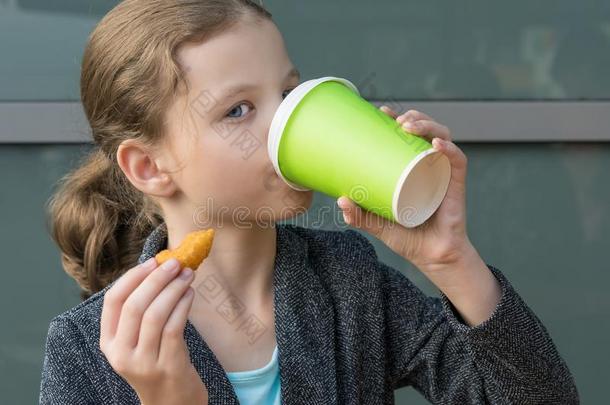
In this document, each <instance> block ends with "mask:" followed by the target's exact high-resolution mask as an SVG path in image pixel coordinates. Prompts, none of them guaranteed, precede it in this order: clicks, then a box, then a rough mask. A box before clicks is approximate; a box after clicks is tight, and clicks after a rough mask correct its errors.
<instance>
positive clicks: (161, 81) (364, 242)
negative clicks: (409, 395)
mask: <svg viewBox="0 0 610 405" xmlns="http://www.w3.org/2000/svg"><path fill="white" fill-rule="evenodd" d="M299 79H300V78H299V74H298V71H297V70H296V68H295V66H294V64H293V63H292V62H291V60H290V58H289V57H288V54H287V51H286V48H285V45H284V42H283V38H282V36H281V34H280V33H279V31H278V30H277V27H276V26H275V24H274V23H273V21H272V18H271V15H270V14H269V13H268V12H267V11H266V10H265V9H263V8H262V7H261V6H259V5H257V4H255V3H253V2H251V1H248V0H125V1H123V2H122V3H120V4H119V5H118V6H117V7H116V8H114V9H113V10H112V11H111V12H110V13H108V15H106V16H105V17H104V18H103V19H102V21H101V22H100V23H99V24H98V26H97V27H96V29H95V30H94V31H93V33H92V34H91V37H90V38H89V41H88V44H87V47H86V49H85V52H84V57H83V65H82V75H81V96H82V102H83V105H84V109H85V112H86V116H87V118H88V121H89V123H90V125H91V129H92V134H93V139H94V141H95V145H96V148H95V150H94V151H93V152H92V153H91V154H90V155H89V156H88V160H87V161H86V162H85V163H84V164H83V165H82V166H81V167H79V168H77V170H75V171H74V172H73V173H71V174H69V175H68V176H67V177H66V178H64V179H63V181H62V184H61V188H60V189H59V191H58V192H57V194H56V195H55V196H54V197H53V199H52V200H51V204H50V212H51V218H52V230H53V237H54V239H55V241H56V242H57V244H58V245H59V247H60V249H61V251H62V262H63V265H64V268H65V270H66V271H67V272H68V274H70V275H71V276H72V277H74V278H75V279H76V280H77V281H78V283H79V285H80V286H81V287H82V290H83V299H84V301H83V302H82V303H80V304H79V305H77V306H76V307H74V308H72V309H70V310H68V311H66V312H64V313H63V314H60V315H58V316H56V317H55V318H53V320H52V321H51V323H50V326H49V332H48V337H47V342H46V353H45V358H44V364H43V371H42V381H41V392H40V402H41V403H45V404H46V403H53V404H73V403H96V404H97V403H99V404H101V403H104V404H108V403H113V404H136V403H140V402H141V403H143V404H146V405H154V404H202V403H208V401H209V403H212V404H221V403H222V404H236V403H242V404H248V403H258V404H278V403H280V400H281V402H283V403H286V404H298V403H303V404H334V403H341V404H345V403H349V404H356V403H366V404H374V403H378V404H381V403H384V404H388V403H393V400H394V394H393V391H394V390H395V389H397V388H400V387H404V386H413V387H414V388H415V389H417V390H418V391H419V392H421V393H422V394H423V395H424V396H425V397H426V398H427V399H428V400H429V401H431V402H432V403H443V404H466V403H497V404H499V403H503V404H506V403H515V404H516V403H519V404H524V403H564V404H574V403H578V395H577V391H576V387H575V385H574V381H573V379H572V376H571V375H570V372H569V371H568V368H567V367H566V364H565V363H564V361H563V360H562V358H561V357H560V355H559V354H558V352H557V350H556V348H555V346H554V344H553V342H552V340H551V338H550V337H549V335H548V333H547V331H546V329H545V327H544V326H543V325H542V324H541V322H540V321H539V320H538V318H537V317H536V316H535V314H533V313H532V311H531V310H530V309H529V308H528V307H527V306H526V304H525V303H524V302H523V301H522V299H521V298H520V296H519V295H518V294H517V292H516V291H515V290H514V289H513V288H512V286H511V284H510V283H509V282H508V280H507V279H506V278H505V277H504V276H503V274H502V273H501V272H500V271H499V270H498V269H496V268H494V267H493V266H490V265H487V264H486V263H485V262H484V261H483V260H482V259H481V257H480V256H479V255H478V253H477V251H476V249H475V248H474V247H473V245H472V244H471V243H470V241H469V239H468V236H467V233H466V222H465V219H466V218H465V179H466V157H465V156H464V154H463V153H462V151H461V150H460V149H459V148H458V147H457V146H456V145H455V144H454V143H453V142H452V141H451V136H450V132H449V130H448V129H447V128H446V127H445V126H443V125H441V124H439V123H437V122H435V121H434V120H432V119H431V118H430V117H428V116H427V115H425V114H423V113H420V112H417V111H409V112H407V113H406V114H402V115H400V116H398V115H397V114H396V113H395V112H394V111H391V110H390V109H388V108H387V107H382V110H383V112H384V113H386V114H390V115H391V116H393V117H394V118H396V120H398V121H399V122H400V123H402V124H404V125H405V128H406V129H408V130H409V131H411V132H414V133H416V134H419V135H421V136H424V137H426V138H427V139H429V140H432V142H433V145H434V147H435V148H437V149H438V150H439V151H441V152H442V153H444V154H446V155H447V156H448V157H449V159H450V161H451V164H452V179H451V184H450V186H449V190H448V192H447V195H446V197H445V199H444V201H443V203H442V205H441V206H440V208H439V209H438V211H437V212H436V213H435V215H434V216H433V217H432V218H431V219H430V220H429V221H427V222H426V223H425V224H424V225H422V226H420V227H417V228H414V229H407V228H403V227H401V226H398V225H393V224H392V223H389V222H388V221H386V220H383V219H382V218H381V217H378V216H375V215H374V214H372V213H370V212H364V211H362V210H361V209H360V208H359V207H357V206H356V205H355V204H354V203H353V202H352V201H350V200H348V199H347V198H345V197H342V198H340V199H338V201H337V203H338V204H339V205H340V207H341V208H342V209H343V213H344V217H345V220H346V222H347V223H349V224H350V225H352V226H354V227H356V228H359V229H361V230H362V231H364V232H368V233H370V234H372V235H374V236H376V237H377V238H379V239H380V240H382V241H383V242H384V243H386V244H387V245H388V246H389V247H390V248H391V249H392V250H393V251H394V252H396V253H398V254H400V255H401V256H402V257H404V258H405V259H407V260H409V261H411V262H412V263H413V264H414V265H416V266H417V268H418V269H419V270H421V271H422V272H423V273H424V274H425V275H426V276H427V277H428V278H429V279H430V280H431V281H432V282H433V283H434V284H435V285H436V286H438V288H439V290H440V291H441V298H440V299H438V298H431V297H427V296H425V295H424V294H423V293H422V292H421V291H420V290H419V289H418V288H417V287H415V286H414V285H413V284H412V283H411V282H410V281H409V280H408V279H407V278H406V277H405V276H404V275H403V274H402V273H400V272H399V271H397V270H396V269H393V268H391V267H389V266H387V265H385V264H384V263H383V262H381V261H380V260H379V259H378V258H377V255H376V253H375V250H374V248H373V246H372V244H370V243H369V241H368V239H367V238H365V237H364V236H362V235H361V233H359V232H357V231H354V230H346V231H326V230H314V229H308V228H305V227H299V226H295V225H287V224H283V225H276V222H277V221H281V220H285V219H288V218H290V217H293V216H294V215H296V214H298V213H300V212H303V211H305V210H307V208H308V207H309V206H310V204H311V201H312V197H313V195H312V192H300V191H296V190H294V189H292V188H290V187H288V186H287V185H286V184H284V183H283V182H282V181H280V179H279V177H278V176H277V175H276V174H275V173H274V171H273V168H272V165H271V162H270V161H269V160H268V158H267V154H266V150H265V147H263V146H262V145H266V134H267V131H268V129H269V125H270V122H271V119H272V117H273V114H274V112H275V111H276V109H277V107H278V106H279V104H280V102H281V101H282V99H283V97H285V95H286V94H287V92H290V91H291V90H292V89H293V88H295V87H296V86H297V85H298V83H299ZM236 213H237V214H238V215H236ZM210 227H213V228H214V229H215V230H216V235H215V240H214V244H213V247H212V251H211V253H210V256H209V257H208V258H207V259H206V260H205V261H204V262H203V263H202V265H201V266H200V268H199V269H188V268H185V269H180V268H179V265H178V263H177V262H176V261H175V260H171V261H169V262H167V264H164V265H162V266H157V263H156V261H155V259H154V255H155V254H156V253H157V252H159V251H160V250H162V249H165V248H169V249H173V248H175V247H176V246H178V245H179V243H180V242H181V240H182V239H183V238H184V236H185V235H186V234H187V233H189V232H191V231H194V230H197V229H205V228H210ZM193 270H197V271H196V272H194V271H193Z"/></svg>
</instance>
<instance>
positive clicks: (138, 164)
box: [117, 139, 177, 197]
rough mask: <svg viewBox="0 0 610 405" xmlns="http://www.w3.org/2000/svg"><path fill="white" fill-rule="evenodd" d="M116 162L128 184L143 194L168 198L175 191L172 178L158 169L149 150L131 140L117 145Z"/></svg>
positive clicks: (175, 187) (175, 186)
mask: <svg viewBox="0 0 610 405" xmlns="http://www.w3.org/2000/svg"><path fill="white" fill-rule="evenodd" d="M117 162H118V164H119V166H120V167H121V170H122V171H123V173H125V176H127V178H128V179H129V182H130V183H131V184H133V186H134V187H136V188H137V189H138V190H140V191H142V192H143V193H145V194H148V195H152V196H156V197H170V196H171V195H172V194H174V193H175V192H176V190H177V185H176V183H175V182H174V180H173V179H172V177H171V176H170V175H169V174H167V173H165V172H164V171H163V170H162V169H161V168H160V167H159V165H158V164H157V161H156V160H155V159H154V156H153V154H152V153H151V152H150V150H149V149H148V148H146V147H145V146H144V145H142V144H141V143H139V142H137V141H135V140H133V139H129V140H126V141H123V142H122V143H121V144H120V145H119V148H118V150H117Z"/></svg>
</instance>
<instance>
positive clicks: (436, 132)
mask: <svg viewBox="0 0 610 405" xmlns="http://www.w3.org/2000/svg"><path fill="white" fill-rule="evenodd" d="M379 109H380V110H381V111H383V112H384V113H386V114H388V115H389V116H391V117H392V118H394V119H396V122H398V123H399V124H400V125H401V126H402V128H403V129H404V130H405V131H407V132H409V133H411V134H413V135H419V136H423V137H425V138H426V139H427V140H428V141H429V142H432V139H434V138H441V139H444V140H447V141H451V140H452V139H451V131H450V130H449V128H447V127H446V126H445V125H442V124H439V123H438V122H436V121H435V120H434V119H433V118H432V117H430V116H429V115H427V114H424V113H423V112H421V111H417V110H409V111H407V112H406V113H404V114H401V115H398V114H397V113H396V112H395V111H393V110H392V109H391V108H390V107H388V106H386V105H382V106H381V107H379Z"/></svg>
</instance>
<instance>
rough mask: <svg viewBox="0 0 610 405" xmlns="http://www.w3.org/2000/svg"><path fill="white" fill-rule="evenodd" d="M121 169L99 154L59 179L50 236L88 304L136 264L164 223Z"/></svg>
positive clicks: (54, 199)
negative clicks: (160, 225) (147, 239)
mask: <svg viewBox="0 0 610 405" xmlns="http://www.w3.org/2000/svg"><path fill="white" fill-rule="evenodd" d="M117 169H118V165H117V164H116V163H114V162H113V161H112V159H111V158H110V157H108V156H106V155H105V154H104V153H103V152H102V151H101V150H99V149H97V150H94V151H93V152H92V153H90V154H89V155H88V156H87V157H86V160H85V162H84V163H83V164H82V165H81V166H80V167H78V168H77V169H76V170H74V171H72V172H71V173H69V174H67V175H66V176H64V177H63V178H62V179H61V180H60V182H59V185H58V191H57V192H56V193H55V194H54V195H53V196H52V197H51V199H50V200H49V202H48V206H49V209H48V211H49V214H50V218H49V219H50V224H49V227H50V233H51V237H52V238H53V240H54V241H55V243H57V245H58V246H59V248H60V250H61V263H62V266H63V268H64V271H65V272H66V273H67V274H68V275H70V276H71V277H72V278H74V279H75V280H76V282H77V283H78V285H79V286H80V288H81V299H83V300H85V299H87V298H88V297H90V296H91V295H92V294H94V293H96V292H98V291H100V290H101V289H103V288H104V287H106V286H107V285H108V284H110V283H111V282H112V281H114V280H115V279H117V278H118V277H119V276H120V275H121V274H123V273H124V272H125V271H126V270H128V269H129V268H131V267H133V266H135V265H136V264H137V259H138V256H139V254H140V251H141V249H142V246H143V244H144V241H145V238H146V236H147V235H148V234H149V233H150V232H151V231H152V230H153V229H154V228H155V227H156V226H157V225H159V224H160V223H161V221H162V217H161V216H160V215H159V212H158V210H157V209H156V207H155V206H154V205H151V204H150V203H149V204H147V202H148V199H145V198H144V194H143V193H141V192H140V191H139V190H137V189H135V188H134V187H133V186H132V185H131V184H130V183H129V182H128V181H127V179H126V178H125V176H124V175H123V173H122V172H120V169H118V171H119V173H117Z"/></svg>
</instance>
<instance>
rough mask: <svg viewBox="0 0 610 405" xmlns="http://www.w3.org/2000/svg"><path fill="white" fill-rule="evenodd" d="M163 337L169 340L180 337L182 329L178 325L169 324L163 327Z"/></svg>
mask: <svg viewBox="0 0 610 405" xmlns="http://www.w3.org/2000/svg"><path fill="white" fill-rule="evenodd" d="M162 334H163V338H164V339H170V340H179V339H182V334H183V330H182V328H181V327H179V325H174V324H169V325H166V326H165V327H164V328H163V332H162Z"/></svg>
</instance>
